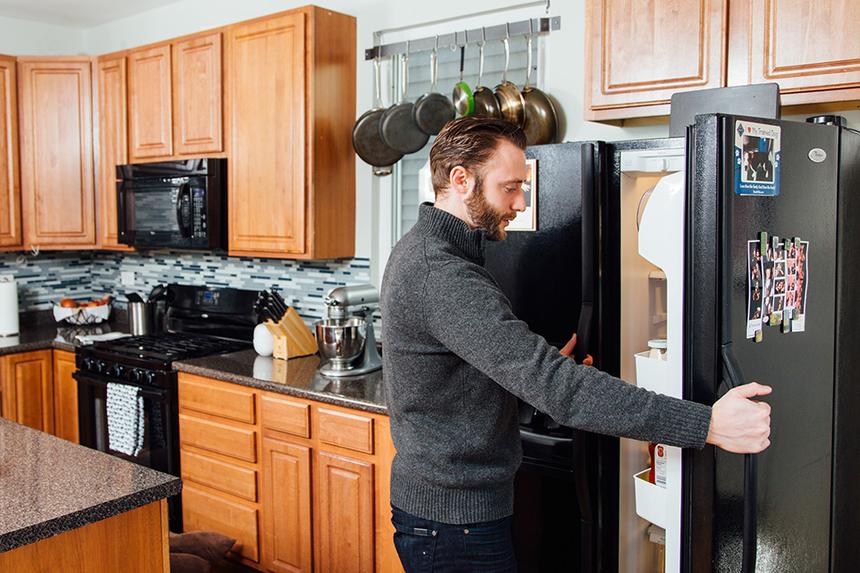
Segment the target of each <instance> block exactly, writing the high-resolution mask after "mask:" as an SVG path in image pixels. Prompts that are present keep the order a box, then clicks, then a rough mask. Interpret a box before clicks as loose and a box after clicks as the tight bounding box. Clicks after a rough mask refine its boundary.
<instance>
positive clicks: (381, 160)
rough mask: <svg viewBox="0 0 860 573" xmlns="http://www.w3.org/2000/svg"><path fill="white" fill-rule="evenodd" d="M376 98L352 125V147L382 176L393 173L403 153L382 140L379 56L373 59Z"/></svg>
mask: <svg viewBox="0 0 860 573" xmlns="http://www.w3.org/2000/svg"><path fill="white" fill-rule="evenodd" d="M373 82H374V99H373V109H370V110H368V111H366V112H364V113H363V114H361V117H359V118H358V120H357V121H356V122H355V125H354V126H353V127H352V147H353V149H355V153H356V154H357V155H358V156H359V157H360V158H361V160H362V161H364V162H365V163H367V164H368V165H371V166H373V174H374V175H376V176H378V177H382V176H384V175H391V167H392V166H393V165H394V164H395V163H397V162H398V161H400V158H402V157H403V154H402V153H400V152H399V151H397V150H395V149H392V148H391V147H389V146H388V144H387V143H385V141H383V140H382V134H381V133H380V131H379V120H380V119H382V115H383V114H384V113H385V110H386V108H385V106H383V105H382V78H381V75H380V73H379V58H374V60H373Z"/></svg>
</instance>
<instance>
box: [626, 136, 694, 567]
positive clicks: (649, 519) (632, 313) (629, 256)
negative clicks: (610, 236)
mask: <svg viewBox="0 0 860 573" xmlns="http://www.w3.org/2000/svg"><path fill="white" fill-rule="evenodd" d="M620 163H621V174H620V188H619V189H618V192H619V193H620V199H621V200H620V208H621V213H620V216H621V221H620V228H621V236H620V240H621V253H620V265H621V316H620V318H621V329H620V332H621V340H620V344H621V348H620V356H621V364H620V367H621V372H620V373H621V378H622V379H623V380H627V381H628V382H631V383H636V384H637V385H639V386H645V387H647V388H649V389H651V390H654V391H657V392H660V393H663V394H669V395H674V396H678V397H680V396H681V378H680V364H681V362H680V360H681V349H682V346H679V345H680V344H682V342H681V336H682V333H681V332H680V331H679V328H680V327H681V323H680V320H681V309H682V304H683V295H682V290H681V284H682V283H683V274H682V273H683V252H684V251H683V244H684V237H683V229H684V222H683V194H684V190H683V187H684V184H683V177H684V173H683V171H684V166H685V155H684V149H683V148H668V149H634V150H624V151H620ZM673 174H674V175H673ZM679 186H680V191H679V189H678V187H679ZM673 187H674V189H673V190H672V188H673ZM679 194H680V195H681V198H680V201H681V203H680V213H679V212H678V209H679V207H678V205H677V202H678V200H679V198H678V197H677V195H679ZM669 195H674V196H673V197H669ZM678 233H680V236H679V235H678ZM676 242H677V244H672V243H676ZM646 256H647V258H646ZM664 267H669V268H664ZM670 291H671V292H670ZM670 304H672V305H674V306H673V307H672V308H670V306H669V305H670ZM673 308H674V310H673ZM672 319H674V321H672ZM670 322H673V324H674V326H672V325H670ZM673 366H674V367H673ZM674 382H677V388H675V387H674V386H675V384H674ZM657 447H660V446H656V447H655V452H656V449H657ZM665 450H677V448H668V447H666V448H665ZM660 451H661V453H664V454H667V455H668V464H667V466H663V467H662V468H661V469H663V470H664V473H663V483H662V484H659V485H658V483H652V482H651V481H649V479H650V480H653V479H654V474H653V473H652V472H651V470H650V468H651V463H652V462H651V459H650V455H649V447H648V444H647V443H645V442H640V441H636V440H628V439H622V440H621V441H620V451H619V455H620V460H619V470H620V475H619V489H620V491H619V523H618V526H619V527H618V531H619V540H618V559H619V563H618V570H619V572H621V573H651V572H661V571H664V570H666V571H671V570H673V569H672V567H671V565H673V563H674V561H675V559H673V558H672V556H671V555H670V556H669V557H668V558H667V555H666V550H667V549H669V551H670V552H678V553H679V551H678V549H679V548H677V547H675V546H676V545H677V543H679V542H680V535H677V534H678V533H679V527H680V519H678V523H677V527H676V526H675V523H674V522H675V520H674V519H673V518H672V516H673V515H674V514H675V513H677V514H678V515H679V516H680V491H681V490H680V487H681V483H680V451H679V450H678V451H677V452H675V454H676V455H675V457H676V458H677V459H676V460H674V461H673V459H672V455H670V454H671V452H669V451H664V449H661V450H660ZM655 455H656V454H655ZM664 463H665V460H664ZM649 474H650V476H649ZM634 476H635V477H634ZM673 497H676V498H677V503H673V500H672V499H671V498H673ZM667 530H668V533H669V535H667ZM672 535H677V540H672V539H669V538H670V537H671V536H672ZM667 539H669V545H668V546H667V545H666V542H667Z"/></svg>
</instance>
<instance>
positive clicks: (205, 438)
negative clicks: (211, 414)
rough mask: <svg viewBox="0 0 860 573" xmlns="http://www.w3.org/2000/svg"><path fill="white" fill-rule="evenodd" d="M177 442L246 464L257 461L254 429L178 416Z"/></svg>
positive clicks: (183, 415) (185, 415) (184, 415)
mask: <svg viewBox="0 0 860 573" xmlns="http://www.w3.org/2000/svg"><path fill="white" fill-rule="evenodd" d="M179 442H180V443H181V444H185V445H189V446H195V447H198V448H201V449H204V450H209V451H210V452H216V453H219V454H224V455H225V456H232V457H234V458H238V459H240V460H245V461H247V462H256V461H257V448H256V439H255V436H254V428H240V427H236V426H228V425H227V424H221V423H219V422H213V421H211V420H203V419H201V418H195V417H194V416H189V415H188V414H179Z"/></svg>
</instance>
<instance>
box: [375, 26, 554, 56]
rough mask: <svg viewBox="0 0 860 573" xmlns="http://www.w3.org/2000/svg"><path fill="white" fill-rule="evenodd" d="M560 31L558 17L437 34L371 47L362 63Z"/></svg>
mask: <svg viewBox="0 0 860 573" xmlns="http://www.w3.org/2000/svg"><path fill="white" fill-rule="evenodd" d="M560 29H561V16H552V17H545V18H532V19H530V20H520V21H518V22H508V23H507V24H497V25H495V26H487V27H485V28H474V29H471V30H463V31H460V32H451V33H450V34H440V35H439V36H428V37H426V38H419V39H417V40H409V41H408V42H405V41H404V42H396V43H393V44H382V45H379V46H373V47H372V48H367V49H366V50H365V51H364V59H365V60H373V59H376V58H380V59H383V58H390V57H391V56H395V55H399V54H405V53H407V52H408V53H410V54H411V53H414V52H425V51H430V50H432V49H433V48H434V47H436V46H452V47H455V48H459V47H460V46H467V45H469V44H479V43H481V42H489V41H492V40H503V39H505V38H515V37H517V36H529V35H537V34H547V33H549V32H555V31H557V30H560Z"/></svg>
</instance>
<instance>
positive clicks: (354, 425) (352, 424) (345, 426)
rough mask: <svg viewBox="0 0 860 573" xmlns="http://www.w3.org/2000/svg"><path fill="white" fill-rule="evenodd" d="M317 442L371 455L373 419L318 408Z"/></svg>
mask: <svg viewBox="0 0 860 573" xmlns="http://www.w3.org/2000/svg"><path fill="white" fill-rule="evenodd" d="M317 412H318V414H319V440H320V441H321V442H325V443H327V444H332V445H335V446H340V447H342V448H348V449H350V450H355V451H357V452H365V453H368V454H372V453H373V418H368V417H366V416H359V415H357V414H347V413H346V412H338V411H337V410H330V409H328V408H319V409H318V410H317Z"/></svg>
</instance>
